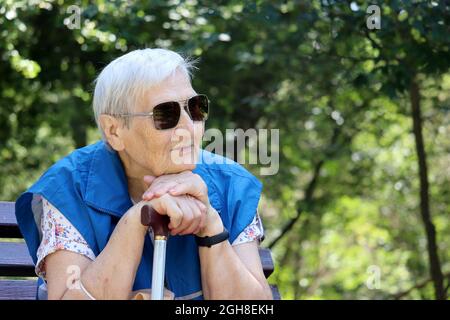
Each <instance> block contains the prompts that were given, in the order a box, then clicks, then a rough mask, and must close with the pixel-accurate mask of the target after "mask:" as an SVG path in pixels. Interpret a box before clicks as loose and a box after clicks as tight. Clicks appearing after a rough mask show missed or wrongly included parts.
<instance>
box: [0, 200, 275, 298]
mask: <svg viewBox="0 0 450 320" xmlns="http://www.w3.org/2000/svg"><path fill="white" fill-rule="evenodd" d="M10 239H22V241H20V242H17V240H16V242H11V241H7V240H10ZM259 255H260V257H261V263H262V265H263V269H264V274H265V276H266V278H268V277H269V276H270V275H271V274H272V272H273V269H274V264H273V260H272V255H271V252H270V250H269V249H264V248H260V249H259ZM5 277H14V278H17V277H21V278H26V277H33V279H27V280H17V279H5ZM271 289H272V294H273V296H274V299H276V300H280V299H281V298H280V293H279V292H278V288H277V287H276V286H274V285H271ZM36 291H37V278H36V274H35V273H34V265H33V261H32V259H31V256H30V255H29V253H28V249H27V246H26V244H25V242H24V240H23V236H22V234H21V233H20V230H19V228H18V226H17V221H16V216H15V208H14V202H2V201H0V300H10V299H21V300H34V299H36Z"/></svg>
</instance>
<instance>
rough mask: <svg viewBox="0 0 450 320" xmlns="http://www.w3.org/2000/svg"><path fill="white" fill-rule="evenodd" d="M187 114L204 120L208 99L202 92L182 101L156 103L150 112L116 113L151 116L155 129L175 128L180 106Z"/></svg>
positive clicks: (128, 115) (193, 118) (206, 115)
mask: <svg viewBox="0 0 450 320" xmlns="http://www.w3.org/2000/svg"><path fill="white" fill-rule="evenodd" d="M180 102H183V106H184V109H185V110H186V112H187V113H188V114H189V117H190V118H191V119H192V121H206V120H207V119H208V112H209V100H208V97H207V96H206V95H204V94H199V95H196V96H193V97H192V98H189V99H187V100H183V101H169V102H163V103H160V104H158V105H156V106H155V107H154V108H153V110H152V112H139V113H123V114H116V115H115V116H120V117H152V118H153V124H154V125H155V128H156V129H157V130H166V129H172V128H175V127H176V126H177V124H178V121H180V116H181V107H182V105H181V104H180Z"/></svg>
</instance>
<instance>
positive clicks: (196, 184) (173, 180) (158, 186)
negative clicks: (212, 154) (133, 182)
mask: <svg viewBox="0 0 450 320" xmlns="http://www.w3.org/2000/svg"><path fill="white" fill-rule="evenodd" d="M144 181H145V182H146V183H147V184H149V185H150V186H149V188H148V189H147V191H146V192H144V194H143V196H142V199H143V200H147V201H150V200H152V199H155V198H158V197H161V196H163V195H164V194H169V195H172V196H181V195H190V196H192V197H194V198H196V199H198V200H200V201H201V202H202V203H203V204H204V205H205V206H206V207H207V208H208V207H209V199H208V188H207V186H206V183H205V182H204V181H203V179H202V178H201V177H200V176H199V175H198V174H195V173H193V172H192V171H184V172H181V173H177V174H168V175H164V176H160V177H157V178H155V177H153V176H145V177H144Z"/></svg>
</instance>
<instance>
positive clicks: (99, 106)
mask: <svg viewBox="0 0 450 320" xmlns="http://www.w3.org/2000/svg"><path fill="white" fill-rule="evenodd" d="M193 63H194V62H193V61H191V60H189V59H185V58H183V57H182V56H181V55H180V54H178V53H176V52H174V51H171V50H166V49H160V48H155V49H141V50H134V51H131V52H129V53H127V54H125V55H123V56H121V57H119V58H117V59H115V60H113V61H112V62H111V63H109V64H108V65H107V66H106V67H105V68H104V69H103V71H102V72H101V73H100V74H99V76H98V77H97V79H96V80H95V90H94V99H93V109H94V115H95V121H96V122H97V126H98V128H99V130H100V132H101V134H102V139H103V140H104V141H106V137H105V133H104V131H103V129H102V127H101V125H100V121H99V118H100V115H101V114H110V115H119V114H122V113H130V112H132V109H131V108H132V106H133V105H135V104H136V102H137V101H138V99H139V98H141V97H142V94H143V92H144V91H145V89H148V88H149V87H151V86H154V85H157V84H158V83H160V82H162V81H163V80H164V79H166V78H167V77H169V76H171V75H172V74H174V73H175V71H176V70H177V68H180V70H181V71H183V72H185V73H186V75H187V76H188V77H189V79H190V78H191V71H192V69H193ZM124 120H125V123H126V124H127V125H128V121H127V120H128V118H125V119H124Z"/></svg>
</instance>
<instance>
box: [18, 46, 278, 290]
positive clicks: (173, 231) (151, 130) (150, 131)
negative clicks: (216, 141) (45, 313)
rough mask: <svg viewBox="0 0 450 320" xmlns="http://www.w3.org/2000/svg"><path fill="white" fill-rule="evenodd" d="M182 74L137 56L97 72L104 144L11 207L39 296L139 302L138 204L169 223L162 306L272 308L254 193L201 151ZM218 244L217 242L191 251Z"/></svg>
mask: <svg viewBox="0 0 450 320" xmlns="http://www.w3.org/2000/svg"><path fill="white" fill-rule="evenodd" d="M190 70H191V65H190V63H189V62H188V61H186V60H185V59H183V58H182V57H181V56H180V55H178V54H177V53H175V52H172V51H169V50H164V49H145V50H136V51H133V52H130V53H128V54H126V55H124V56H122V57H119V58H118V59H116V60H114V61H113V62H111V63H110V64H109V65H108V66H106V68H105V69H104V70H103V71H102V72H101V73H100V75H99V77H98V79H97V81H96V87H95V92H94V101H93V108H94V114H95V118H96V121H97V124H98V127H99V129H100V131H101V134H102V137H103V139H102V140H101V141H99V142H97V143H94V144H92V145H89V146H86V147H84V148H81V149H78V150H75V151H74V152H72V153H71V154H70V155H68V156H66V157H65V158H63V159H61V160H60V161H58V162H57V163H56V164H54V165H53V166H52V167H50V169H48V170H47V171H46V172H45V173H44V174H43V175H42V176H41V178H40V179H39V180H38V181H37V182H36V183H35V184H34V185H33V186H31V187H30V189H28V190H27V191H26V192H25V193H23V194H22V195H21V196H20V197H19V199H18V200H17V201H16V216H17V221H18V223H19V226H20V230H21V231H22V233H23V235H24V238H25V240H26V242H27V245H28V248H29V251H30V254H31V256H32V258H33V261H34V263H35V265H36V273H37V274H38V276H39V277H40V278H39V281H40V285H39V292H38V297H41V298H45V297H46V296H47V297H48V299H130V298H133V297H136V293H137V292H141V293H142V292H148V290H149V289H151V287H152V284H151V279H152V274H151V273H152V270H151V266H152V258H153V237H152V235H151V229H149V228H148V227H146V226H144V225H142V223H141V216H140V215H141V208H142V206H143V205H145V204H147V205H150V206H151V207H153V208H154V210H156V211H157V212H158V213H159V214H161V215H167V216H168V217H169V219H170V224H169V229H170V236H169V238H168V243H167V256H166V272H165V279H166V281H165V296H166V298H175V299H271V298H272V295H271V291H270V288H269V286H268V284H267V281H266V279H265V277H264V274H263V270H262V266H261V263H260V259H259V255H258V242H259V241H260V240H261V239H262V236H263V228H262V225H261V222H260V219H259V216H258V214H257V206H258V201H259V197H260V193H261V188H262V186H261V183H260V182H259V181H258V180H257V179H256V178H255V177H253V176H252V175H251V174H250V173H249V172H247V171H246V170H245V169H244V168H243V167H241V166H240V165H239V164H237V163H235V162H232V161H225V158H222V157H220V156H218V155H214V154H212V153H209V152H206V151H205V150H201V149H200V143H201V140H202V135H203V132H204V124H205V120H206V119H207V116H208V110H209V109H208V108H209V105H208V99H207V97H206V96H205V95H202V94H198V93H197V92H196V91H195V90H194V89H193V88H192V85H191V81H190ZM226 230H227V231H228V235H229V236H228V237H226V234H227V232H226ZM218 234H222V235H225V237H221V240H219V241H215V243H213V244H212V245H211V244H210V246H203V245H200V244H201V243H202V241H201V239H202V238H203V239H204V238H205V237H212V236H215V235H218ZM219 238H220V237H219ZM199 239H200V241H199ZM146 290H147V291H146Z"/></svg>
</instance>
